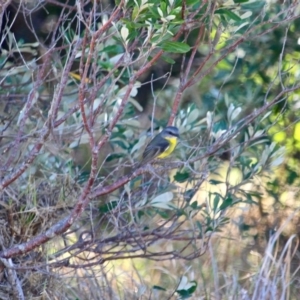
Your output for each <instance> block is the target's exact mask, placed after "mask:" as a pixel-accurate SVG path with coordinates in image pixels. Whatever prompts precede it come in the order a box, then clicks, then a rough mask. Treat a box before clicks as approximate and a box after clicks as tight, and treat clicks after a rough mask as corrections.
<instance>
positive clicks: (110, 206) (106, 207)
mask: <svg viewBox="0 0 300 300" xmlns="http://www.w3.org/2000/svg"><path fill="white" fill-rule="evenodd" d="M117 205H118V201H111V202H108V203H106V204H104V205H102V206H100V207H99V212H102V213H107V212H109V211H111V210H113V209H114V208H115V207H116V206H117Z"/></svg>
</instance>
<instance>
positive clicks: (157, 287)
mask: <svg viewBox="0 0 300 300" xmlns="http://www.w3.org/2000/svg"><path fill="white" fill-rule="evenodd" d="M152 289H153V290H159V291H166V289H165V288H163V287H161V286H159V285H154V286H153V287H152Z"/></svg>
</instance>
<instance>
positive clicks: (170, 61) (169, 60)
mask: <svg viewBox="0 0 300 300" xmlns="http://www.w3.org/2000/svg"><path fill="white" fill-rule="evenodd" d="M161 58H162V59H163V60H164V61H165V62H167V63H169V64H171V65H173V64H175V63H176V61H175V60H174V59H172V58H171V57H169V56H165V55H162V57H161Z"/></svg>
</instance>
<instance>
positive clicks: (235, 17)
mask: <svg viewBox="0 0 300 300" xmlns="http://www.w3.org/2000/svg"><path fill="white" fill-rule="evenodd" d="M216 14H220V15H226V16H227V17H228V18H230V19H232V20H234V21H241V20H242V19H241V18H240V17H239V16H238V15H236V14H235V13H234V12H232V11H231V10H229V9H224V8H220V9H218V10H216Z"/></svg>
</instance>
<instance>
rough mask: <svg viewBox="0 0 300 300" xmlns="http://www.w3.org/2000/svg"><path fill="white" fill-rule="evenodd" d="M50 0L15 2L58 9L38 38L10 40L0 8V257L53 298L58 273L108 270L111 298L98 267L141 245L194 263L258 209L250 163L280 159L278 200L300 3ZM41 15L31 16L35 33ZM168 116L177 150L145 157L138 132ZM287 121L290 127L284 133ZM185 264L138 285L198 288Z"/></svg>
mask: <svg viewBox="0 0 300 300" xmlns="http://www.w3.org/2000/svg"><path fill="white" fill-rule="evenodd" d="M53 3H54V2H53V1H50V0H49V1H43V2H37V3H29V4H27V3H26V2H25V1H24V2H23V1H21V2H20V4H19V7H18V9H17V10H16V16H17V17H20V16H22V14H24V16H26V13H27V11H28V8H29V7H30V9H31V17H32V18H33V20H37V19H38V18H37V16H36V15H35V14H38V13H39V12H40V11H44V10H45V11H46V10H47V9H49V12H53V15H52V14H51V15H50V16H49V20H48V22H45V23H47V24H43V25H45V27H47V28H48V34H47V35H46V37H43V40H37V41H35V42H26V39H25V35H24V39H19V40H17V39H16V38H15V36H16V35H17V33H15V35H14V33H13V32H12V31H13V24H14V20H13V15H12V14H9V13H7V14H4V13H2V22H3V26H2V27H3V28H4V29H3V30H2V54H1V57H0V59H1V66H2V68H1V70H0V78H1V90H0V94H1V114H2V116H1V118H2V124H1V132H2V140H1V145H0V146H1V151H2V158H1V170H2V171H1V174H2V175H1V183H0V188H1V191H2V199H1V206H2V211H1V219H2V220H5V221H4V222H5V224H7V226H5V227H7V230H4V229H3V234H2V237H1V243H0V244H1V245H2V248H1V252H0V257H1V261H2V263H3V265H4V267H3V270H4V268H7V269H9V270H13V272H11V273H10V275H9V276H8V277H7V284H8V286H9V284H10V285H12V283H15V284H14V287H13V289H12V291H11V292H9V293H11V295H13V296H14V297H17V298H20V299H24V298H25V297H33V296H35V295H37V294H41V293H42V292H43V291H45V292H46V293H47V294H48V295H51V297H57V295H58V294H59V292H57V294H55V293H56V289H53V288H52V287H53V286H55V285H57V284H58V282H57V280H56V278H55V276H52V274H51V272H53V274H61V276H62V277H65V276H66V274H68V272H76V270H78V269H80V270H82V272H85V275H86V277H89V274H88V273H89V271H90V270H91V272H92V273H93V274H101V276H102V277H103V278H104V279H103V280H104V282H103V286H107V290H106V289H104V290H102V289H101V293H102V292H103V294H102V297H105V296H107V295H108V294H110V295H111V296H110V297H113V296H112V295H113V294H111V291H112V290H113V289H112V290H110V291H109V288H110V286H111V285H113V284H116V283H115V282H114V283H111V281H110V279H107V278H106V277H105V273H106V272H105V268H106V267H107V268H108V267H109V266H112V264H113V263H116V262H118V261H119V260H131V259H132V260H133V259H137V258H143V259H147V261H148V263H149V261H158V262H168V261H170V260H173V261H176V262H178V261H180V260H184V261H187V262H191V261H195V259H199V257H201V256H205V255H207V253H208V252H209V251H208V250H210V249H211V247H212V245H213V240H214V238H215V237H216V236H218V235H219V234H220V233H222V232H223V231H224V230H225V229H226V228H227V227H228V226H229V224H230V220H231V218H230V212H232V211H234V210H235V209H237V208H241V209H245V207H248V208H249V207H250V208H253V207H254V206H255V205H258V206H260V200H261V199H262V195H263V193H264V192H265V190H263V189H262V188H261V187H260V188H259V189H257V190H253V191H249V190H248V189H247V188H246V187H247V185H255V183H256V178H257V177H258V176H265V174H266V173H267V172H273V170H274V168H275V167H277V166H281V168H282V167H284V168H285V169H286V170H287V172H286V173H285V176H284V177H281V178H280V179H279V178H275V177H274V176H273V177H271V176H270V179H268V184H269V190H268V191H269V193H270V194H271V195H273V196H274V197H276V195H277V196H278V193H276V192H274V189H275V188H274V186H276V184H275V183H274V182H278V180H282V181H285V182H284V183H289V184H294V183H297V182H298V180H297V176H296V174H297V173H298V170H297V166H296V165H297V164H293V160H294V159H295V160H296V158H295V157H294V158H290V159H289V160H288V162H287V164H286V165H284V164H283V161H284V158H285V156H287V155H288V154H289V153H294V154H296V153H297V151H298V146H297V142H298V141H299V136H298V135H299V134H298V131H299V130H298V124H299V116H298V114H299V112H298V110H296V109H295V108H297V107H298V106H299V99H298V98H299V97H298V93H299V84H298V82H299V78H298V77H299V75H298V74H300V73H299V67H298V60H299V57H298V56H299V55H298V53H297V51H299V45H298V44H297V43H296V42H295V41H296V37H297V31H296V28H297V24H298V23H299V18H298V13H299V4H297V3H296V2H295V3H288V2H284V3H282V4H281V5H280V6H279V5H277V4H273V3H272V2H268V1H266V2H265V1H252V0H249V1H248V0H235V1H218V2H214V1H194V0H188V1H179V0H168V1H157V0H148V1H147V0H140V1H139V0H134V1H132V0H127V1H124V0H121V1H116V3H115V5H112V6H111V8H110V9H108V10H104V9H103V7H101V5H100V4H99V5H98V3H97V1H93V2H91V3H88V4H86V5H83V3H82V2H80V1H76V3H75V4H74V3H73V4H74V5H72V1H68V2H66V3H65V1H62V2H59V1H57V2H55V3H54V4H53ZM7 5H11V7H12V8H13V7H14V5H17V3H14V1H12V2H11V3H8V4H7ZM27 5H29V7H28V6H27ZM30 5H31V6H30ZM11 7H10V6H9V8H11ZM108 7H109V6H108ZM100 11H101V12H100ZM50 17H51V18H50ZM53 18H55V20H56V22H50V20H52V21H53ZM25 19H26V18H25ZM5 20H6V24H5ZM34 24H35V22H33V23H32V24H27V25H26V26H33V28H32V30H31V32H32V31H33V32H35V33H36V34H35V35H34V37H35V38H40V37H41V36H40V35H39V34H38V33H39V30H38V29H37V27H36V26H35V25H34ZM46 25H47V26H46ZM49 28H50V30H49ZM43 30H44V29H43ZM43 30H41V31H43ZM43 32H44V31H43ZM292 41H294V42H292ZM157 70H160V71H161V72H162V74H161V75H157V76H154V75H153V74H154V73H155V72H156V71H157ZM156 74H160V73H159V72H157V73H156ZM149 76H150V77H149ZM145 78H150V80H148V81H149V82H147V79H145ZM156 83H157V84H158V85H156ZM147 84H149V85H150V89H149V90H150V92H149V93H148V94H146V92H145V90H144V89H143V88H144V87H146V86H147ZM149 90H148V91H149ZM199 94H200V96H199ZM139 95H142V96H139ZM141 99H142V100H141ZM171 124H173V125H175V126H177V127H178V128H179V130H180V134H181V140H180V143H179V145H178V147H177V150H176V152H175V154H174V156H172V158H170V159H167V160H166V161H155V162H153V164H151V166H149V165H148V166H142V167H138V164H137V162H138V161H139V157H140V156H141V153H142V151H143V147H144V145H145V144H146V142H147V137H148V136H149V135H152V134H153V133H154V131H155V130H156V129H159V128H161V127H164V126H166V125H171ZM289 128H294V130H291V129H289ZM286 129H287V130H286ZM280 132H284V134H285V137H286V136H288V138H287V139H285V138H284V139H281V140H280V139H278V133H280ZM276 134H277V135H276ZM288 139H289V140H288ZM294 142H295V143H296V147H292V146H291V145H292V144H294ZM284 146H287V147H284ZM289 146H290V147H289ZM286 149H288V150H286ZM224 160H225V161H226V163H225V162H224ZM224 166H225V168H224ZM276 180H277V181H276ZM272 184H273V187H272ZM238 225H239V226H240V229H241V228H242V225H246V224H238ZM242 231H243V234H245V233H246V232H247V230H245V229H244V230H242ZM281 232H283V230H281ZM278 239H279V237H278V236H277V237H276V241H277V240H278ZM272 243H273V244H272V246H270V247H269V248H268V249H269V251H270V253H271V252H272V253H273V251H274V243H275V242H274V241H273V240H272ZM291 244H292V243H291ZM209 253H210V254H211V252H209ZM283 253H284V254H283V255H286V256H288V257H292V255H290V254H289V255H287V253H290V252H288V251H287V250H286V249H284V250H283ZM212 257H213V256H212ZM281 258H282V257H280V261H282V260H281ZM13 259H14V260H13ZM266 261H267V259H265V260H264V261H263V264H264V265H263V267H264V266H265V264H266V263H268V266H269V267H268V268H269V269H271V268H272V266H271V265H272V263H270V261H268V262H266ZM99 266H100V267H99ZM102 266H103V268H102ZM15 267H16V268H15ZM22 268H25V269H26V270H27V272H28V273H27V275H28V274H29V275H30V276H29V275H28V276H24V274H23V273H22V272H21V271H20V272H18V270H22ZM16 270H17V271H16ZM36 270H39V271H38V272H36V274H35V271H36ZM260 272H263V269H261V270H260ZM187 273H188V274H187ZM283 273H284V272H283ZM283 273H282V274H280V276H283V275H285V273H284V274H283ZM44 274H47V275H48V277H47V276H46V275H45V277H43V276H44ZM192 274H193V271H190V270H186V269H184V268H183V270H182V272H180V274H176V275H177V276H175V279H174V280H173V281H172V280H170V281H169V279H166V283H165V285H164V284H155V282H151V284H152V287H153V288H152V289H151V288H149V286H148V287H147V288H146V289H143V290H140V291H139V296H142V295H147V296H149V295H151V293H152V292H153V293H157V295H164V296H166V295H167V297H168V298H170V297H172V296H173V295H176V297H178V298H180V299H186V298H189V297H193V296H194V295H195V294H196V295H201V296H203V294H202V291H201V290H200V288H199V287H200V286H201V285H200V284H199V280H198V278H197V277H196V276H192ZM270 274H271V273H270ZM42 275H43V276H42ZM215 275H216V274H215ZM277 275H278V272H277V273H276V272H274V274H272V276H274V280H276V278H277V277H276V276H277ZM272 276H271V275H270V277H272ZM170 277H171V276H170ZM263 277H264V276H263V275H262V273H259V280H258V281H257V284H256V285H253V286H252V287H251V286H246V285H245V287H244V288H242V287H241V286H240V285H238V287H239V290H237V291H236V294H237V295H241V293H242V291H244V290H245V293H246V294H247V295H250V293H251V290H252V291H254V294H255V295H262V290H261V286H260V282H262V281H263ZM23 278H24V279H23ZM22 281H24V282H25V283H22ZM112 281H113V280H112ZM35 282H40V284H39V285H38V286H36V288H35V290H33V288H32V287H33V286H35V284H34V283H35ZM46 282H47V283H46ZM214 282H217V279H216V278H215V280H214ZM93 284H95V286H97V284H98V283H97V284H96V283H93ZM284 284H288V283H286V282H284ZM99 285H100V283H99ZM71 286H72V288H70V291H69V292H70V293H71V290H72V289H73V287H74V286H76V284H74V283H73V284H71ZM170 286H171V287H172V288H170ZM61 288H63V287H61ZM284 288H285V287H284V286H283V287H282V289H284ZM246 289H248V290H246ZM58 290H60V289H58ZM61 290H63V289H61ZM150 290H151V291H150ZM287 291H288V292H287V293H289V292H290V290H289V289H287ZM127 292H128V291H121V292H119V297H124V298H126V296H128V295H127V294H126V293H127ZM67 293H68V291H66V294H64V295H63V297H65V298H68V295H67ZM76 293H79V291H77V292H76ZM106 293H107V294H106ZM216 293H221V291H220V290H217V291H216ZM229 294H230V293H229V292H228V293H227V292H226V295H227V296H228V295H229ZM78 295H79V294H78ZM103 295H105V296H103ZM286 295H287V294H286ZM131 296H132V295H131ZM219 296H220V294H219ZM231 296H233V297H234V295H231ZM80 297H81V296H80ZM83 297H84V296H82V297H81V298H82V299H83ZM97 297H99V295H98V296H94V298H95V299H96V298H97ZM107 297H108V296H107ZM149 297H150V296H149ZM159 297H160V296H158V299H159ZM205 297H207V295H206V296H205ZM266 297H267V298H268V297H269V295H267V296H266ZM267 298H266V299H267ZM160 299H161V298H160ZM253 299H254V298H253ZM260 299H263V298H260Z"/></svg>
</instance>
